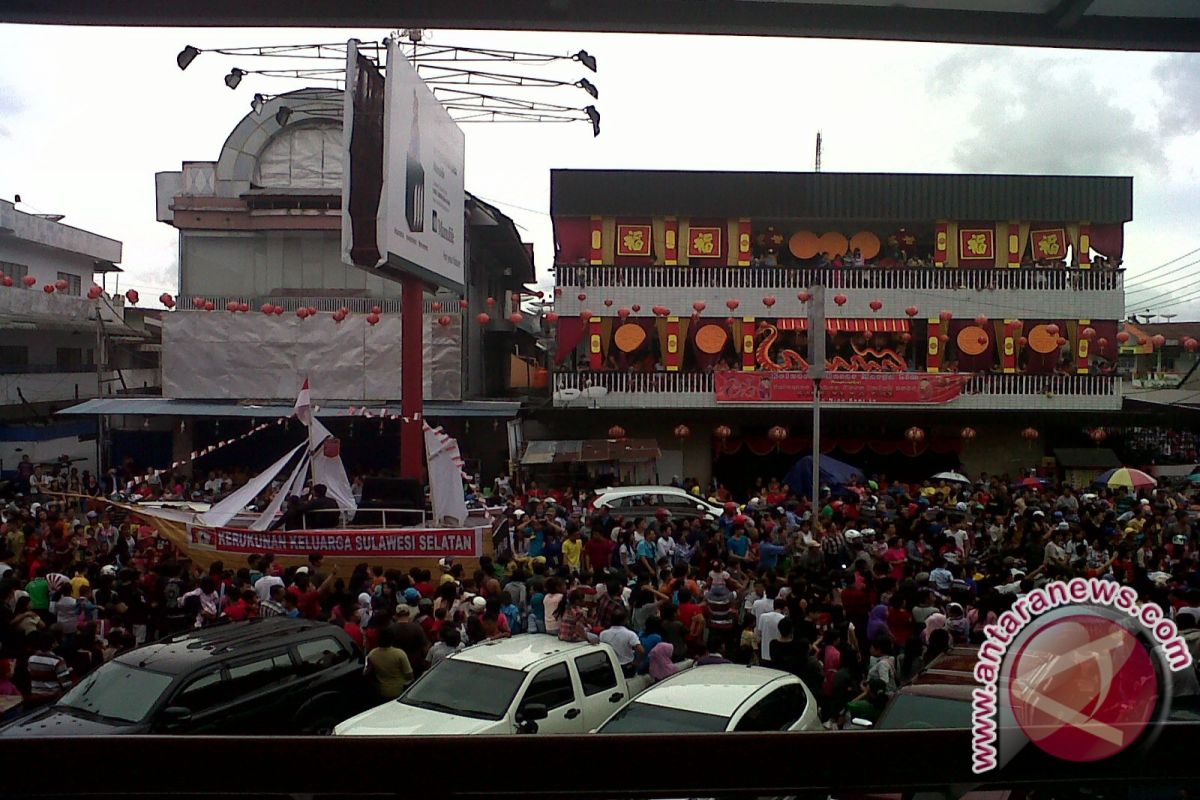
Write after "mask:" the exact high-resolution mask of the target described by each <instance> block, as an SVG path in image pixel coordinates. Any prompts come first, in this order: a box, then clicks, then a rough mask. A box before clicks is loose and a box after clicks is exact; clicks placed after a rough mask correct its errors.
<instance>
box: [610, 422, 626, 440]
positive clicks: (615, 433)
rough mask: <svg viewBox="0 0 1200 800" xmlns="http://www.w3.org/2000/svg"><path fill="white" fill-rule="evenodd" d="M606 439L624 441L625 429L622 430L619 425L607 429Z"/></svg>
mask: <svg viewBox="0 0 1200 800" xmlns="http://www.w3.org/2000/svg"><path fill="white" fill-rule="evenodd" d="M608 438H610V439H624V438H625V429H624V428H622V427H621V426H620V425H613V426H612V427H611V428H609V429H608Z"/></svg>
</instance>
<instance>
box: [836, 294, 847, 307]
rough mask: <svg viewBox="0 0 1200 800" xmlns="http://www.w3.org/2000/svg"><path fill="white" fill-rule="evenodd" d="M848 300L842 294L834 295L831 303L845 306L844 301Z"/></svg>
mask: <svg viewBox="0 0 1200 800" xmlns="http://www.w3.org/2000/svg"><path fill="white" fill-rule="evenodd" d="M849 299H850V298H848V297H846V295H844V294H835V295H834V296H833V302H835V303H837V304H838V306H844V305H846V301H847V300H849Z"/></svg>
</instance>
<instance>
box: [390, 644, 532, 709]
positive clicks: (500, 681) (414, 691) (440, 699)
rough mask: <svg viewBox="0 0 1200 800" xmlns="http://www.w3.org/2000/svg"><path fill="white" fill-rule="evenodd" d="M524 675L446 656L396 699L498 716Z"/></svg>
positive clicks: (420, 705)
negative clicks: (446, 657)
mask: <svg viewBox="0 0 1200 800" xmlns="http://www.w3.org/2000/svg"><path fill="white" fill-rule="evenodd" d="M524 679H525V674H524V673H523V672H519V671H518V670H515V669H504V668H503V667H493V666H490V665H487V664H476V663H474V662H472V661H463V660H461V659H457V658H448V659H446V660H445V661H443V662H442V663H440V664H438V665H437V669H431V670H429V671H428V672H426V673H425V674H424V675H422V676H421V679H420V680H418V681H417V682H416V683H414V684H413V685H412V686H410V687H409V689H408V691H406V692H405V693H404V694H403V695H402V696H401V697H400V702H401V703H403V704H404V705H408V706H416V707H417V708H429V709H433V710H435V711H445V712H446V713H448V714H459V715H461V716H464V717H475V718H476V719H500V718H501V717H503V716H504V713H505V712H506V711H508V706H509V704H510V703H512V699H513V696H514V695H515V694H516V693H517V690H518V689H520V688H521V681H523V680H524Z"/></svg>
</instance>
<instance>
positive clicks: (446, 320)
mask: <svg viewBox="0 0 1200 800" xmlns="http://www.w3.org/2000/svg"><path fill="white" fill-rule="evenodd" d="M450 322H451V319H450V315H449V314H442V315H441V316H440V317H438V325H441V326H442V327H443V328H448V327H450Z"/></svg>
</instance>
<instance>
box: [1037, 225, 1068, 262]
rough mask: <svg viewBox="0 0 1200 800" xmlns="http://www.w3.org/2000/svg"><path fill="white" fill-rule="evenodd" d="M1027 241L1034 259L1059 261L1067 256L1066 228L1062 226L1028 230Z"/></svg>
mask: <svg viewBox="0 0 1200 800" xmlns="http://www.w3.org/2000/svg"><path fill="white" fill-rule="evenodd" d="M1029 241H1030V245H1031V248H1032V251H1033V259H1034V261H1061V260H1062V259H1064V258H1066V257H1067V246H1068V245H1069V244H1070V239H1068V238H1067V229H1066V228H1064V227H1061V226H1059V227H1049V228H1048V227H1039V228H1037V229H1036V230H1031V231H1030V232H1029Z"/></svg>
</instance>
